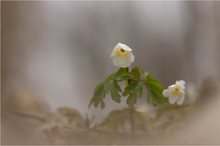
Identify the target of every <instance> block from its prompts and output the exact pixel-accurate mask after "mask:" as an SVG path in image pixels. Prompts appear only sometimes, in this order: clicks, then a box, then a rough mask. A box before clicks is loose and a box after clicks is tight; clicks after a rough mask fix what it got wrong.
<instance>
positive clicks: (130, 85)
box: [123, 81, 139, 96]
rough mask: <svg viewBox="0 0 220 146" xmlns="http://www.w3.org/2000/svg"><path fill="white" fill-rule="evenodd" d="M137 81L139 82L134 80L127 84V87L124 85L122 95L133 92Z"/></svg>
mask: <svg viewBox="0 0 220 146" xmlns="http://www.w3.org/2000/svg"><path fill="white" fill-rule="evenodd" d="M138 83H139V82H138V81H135V82H132V83H130V84H128V85H127V87H125V89H124V92H123V96H127V95H128V94H129V93H133V92H135V90H136V88H137V85H138Z"/></svg>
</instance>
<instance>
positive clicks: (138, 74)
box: [131, 67, 144, 80]
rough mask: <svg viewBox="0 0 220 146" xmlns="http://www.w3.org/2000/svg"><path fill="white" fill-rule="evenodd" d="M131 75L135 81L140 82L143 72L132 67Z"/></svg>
mask: <svg viewBox="0 0 220 146" xmlns="http://www.w3.org/2000/svg"><path fill="white" fill-rule="evenodd" d="M131 73H132V74H133V76H134V79H135V80H140V79H141V77H142V76H143V73H144V72H143V71H142V69H140V68H139V67H134V68H133V69H132V70H131Z"/></svg>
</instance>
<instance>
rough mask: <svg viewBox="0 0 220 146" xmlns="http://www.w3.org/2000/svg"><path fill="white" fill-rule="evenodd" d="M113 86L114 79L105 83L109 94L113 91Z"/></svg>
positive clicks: (105, 88)
mask: <svg viewBox="0 0 220 146" xmlns="http://www.w3.org/2000/svg"><path fill="white" fill-rule="evenodd" d="M112 86H113V80H108V81H106V82H105V83H104V90H105V93H106V94H108V93H109V92H110V91H111V88H112Z"/></svg>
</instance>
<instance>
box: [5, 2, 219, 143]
mask: <svg viewBox="0 0 220 146" xmlns="http://www.w3.org/2000/svg"><path fill="white" fill-rule="evenodd" d="M118 42H121V43H124V44H127V45H128V46H129V47H131V48H132V49H133V53H134V55H135V62H134V63H133V64H132V66H140V67H142V68H143V69H144V70H146V71H149V72H151V73H153V74H154V75H155V77H156V78H157V79H158V80H159V81H161V82H162V83H163V84H164V85H165V86H168V85H170V84H172V83H173V82H175V81H176V80H179V79H183V80H185V81H186V82H187V83H188V84H191V85H192V86H193V87H194V88H198V87H201V86H203V85H207V86H208V87H204V88H205V89H206V88H208V89H207V90H208V91H207V92H209V91H210V92H212V91H213V92H214V91H216V89H217V86H218V85H219V80H220V77H219V74H220V2H217V1H215V2H189V1H188V2H181V1H176V2H175V1H172V2H132V1H129V2H116V1H115V2H74V1H72V2H71V1H69V2H59V1H56V2H55V1H54V2H52V1H48V2H46V1H44V2H43V1H41V2H37V1H29V2H28V1H26V2H7V1H3V2H1V43H2V44H1V45H2V51H1V57H2V59H1V83H2V84H1V99H2V100H1V105H2V106H1V107H2V111H10V112H15V113H19V114H21V113H22V114H24V113H25V114H26V115H29V116H31V115H32V114H33V113H34V114H37V115H38V116H37V118H39V120H41V119H42V118H44V117H46V116H47V114H48V113H50V112H55V111H56V109H57V108H59V107H71V108H75V109H77V111H78V112H79V113H78V114H80V115H82V117H83V118H86V117H87V116H88V117H89V118H93V119H94V121H96V122H100V121H102V120H103V119H104V118H105V117H106V115H107V114H108V113H109V112H110V111H111V110H113V109H122V108H124V107H126V104H125V103H122V104H120V105H119V104H116V103H113V102H112V101H111V100H110V99H106V100H105V101H106V105H107V106H106V108H105V109H104V110H103V111H101V110H100V109H94V108H91V109H88V104H89V100H90V98H91V96H92V94H93V90H94V88H95V85H96V84H97V83H99V82H101V81H103V80H104V79H105V77H106V76H107V75H108V74H110V73H111V72H114V71H116V70H117V68H116V67H115V66H114V65H113V64H112V60H111V58H110V54H111V52H112V50H113V48H114V46H115V45H116V44H117V43H118ZM204 82H205V84H204ZM209 88H211V89H210V90H209ZM205 92H206V91H205ZM205 100H209V99H204V101H205ZM143 102H144V101H143ZM217 103H219V102H216V103H212V104H210V105H212V106H209V107H208V108H209V110H211V111H210V113H213V112H214V111H216V112H217V111H219V110H220V108H218V107H219V104H217ZM213 107H214V108H213ZM212 108H213V109H215V110H213V111H212ZM61 111H62V110H61ZM216 112H214V115H213V118H214V119H215V120H214V121H219V122H216V123H215V124H209V123H206V122H203V123H204V125H213V126H214V127H213V128H214V129H215V130H216V127H220V125H219V124H217V123H220V118H219V116H217V117H216V115H217V113H216ZM2 114H3V113H2ZM3 115H4V114H3ZM209 115H210V114H209ZM35 118H36V117H35ZM200 118H201V117H200ZM17 119H18V118H16V116H14V115H6V116H5V117H3V121H7V122H6V123H7V124H4V122H2V123H3V127H2V129H6V130H5V131H7V132H8V133H9V135H7V134H4V132H3V133H2V135H5V137H3V138H4V139H5V143H10V142H11V143H13V141H14V143H16V144H17V143H18V144H19V143H25V142H24V141H25V140H24V139H25V138H26V135H28V133H30V131H31V130H33V129H32V128H31V126H30V128H20V127H22V126H23V127H25V126H27V124H24V123H23V122H21V123H22V124H19V122H15V121H16V120H17ZM22 119H24V118H21V121H22ZM202 119H204V120H203V121H205V120H207V117H204V118H202ZM208 121H213V120H208ZM13 122H14V123H13ZM15 123H16V124H17V125H16V124H15ZM35 124H36V125H39V124H38V123H35ZM204 125H201V127H205V126H204ZM5 127H6V128H5ZM32 127H34V126H33V125H32ZM201 127H200V128H201ZM19 128H20V129H19ZM200 128H198V129H200ZM21 129H24V130H23V133H24V136H23V137H22V136H20V137H19V138H17V137H16V136H14V137H13V134H15V133H16V132H15V131H17V134H18V133H20V130H21ZM25 129H27V130H25ZM28 129H29V130H28ZM30 129H31V130H30ZM194 131H197V130H194ZM186 132H187V130H186ZM191 132H192V131H191ZM191 132H190V133H191ZM210 132H213V131H212V130H210ZM187 133H189V131H188V132H187ZM199 133H202V132H201V131H200V132H199ZM216 133H217V134H219V129H218V130H216V131H215V134H213V135H216ZM10 134H11V135H10ZM210 134H211V135H212V133H208V134H207V135H204V137H206V138H207V137H208V138H207V141H199V140H201V139H203V140H204V137H203V138H202V137H199V138H201V139H199V138H198V139H199V140H198V141H199V142H198V143H202V144H203V143H204V144H207V143H210V142H213V143H214V144H216V143H220V141H219V140H218V139H217V138H216V139H215V136H214V138H213V137H212V138H211V139H209V138H210ZM15 135H16V134H15ZM183 135H185V134H183ZM195 135H197V134H196V133H195ZM208 135H209V136H208ZM180 137H181V136H180ZM192 137H193V136H192ZM7 138H8V139H9V140H7ZM177 139H178V138H177ZM180 139H184V137H182V138H180ZM185 139H188V138H186V137H185ZM9 141H10V142H9ZM169 142H170V141H169V140H168V143H169ZM177 142H179V143H186V142H187V141H184V140H182V141H181V140H180V141H177ZM29 143H33V141H29Z"/></svg>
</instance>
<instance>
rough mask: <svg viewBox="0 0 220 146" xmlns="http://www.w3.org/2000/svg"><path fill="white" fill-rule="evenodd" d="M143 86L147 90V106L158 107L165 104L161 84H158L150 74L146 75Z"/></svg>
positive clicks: (165, 99)
mask: <svg viewBox="0 0 220 146" xmlns="http://www.w3.org/2000/svg"><path fill="white" fill-rule="evenodd" d="M145 86H146V88H147V93H148V97H147V102H148V103H149V104H153V105H158V104H163V103H166V102H167V98H166V97H164V96H163V95H162V92H163V90H164V88H163V86H162V84H161V83H159V82H158V81H157V80H156V79H155V78H154V77H153V75H152V74H148V75H147V77H146V80H145Z"/></svg>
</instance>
